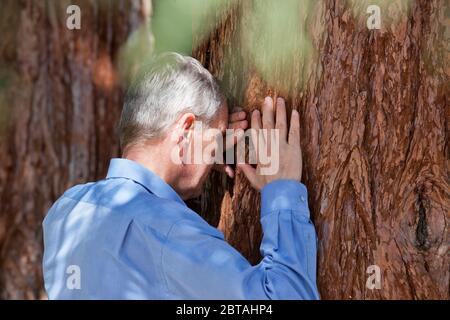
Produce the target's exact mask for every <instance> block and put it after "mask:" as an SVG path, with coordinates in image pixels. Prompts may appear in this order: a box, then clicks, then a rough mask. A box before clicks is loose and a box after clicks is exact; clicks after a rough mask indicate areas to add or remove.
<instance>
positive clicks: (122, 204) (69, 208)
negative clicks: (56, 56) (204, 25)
mask: <svg viewBox="0 0 450 320" xmlns="http://www.w3.org/2000/svg"><path fill="white" fill-rule="evenodd" d="M275 109H276V110H275ZM245 118H246V116H245V113H243V112H238V113H234V114H232V115H231V116H230V119H228V108H227V104H226V101H225V99H224V96H223V95H222V94H221V93H220V90H219V87H218V85H217V83H216V82H215V80H214V79H213V77H212V76H211V74H209V72H208V71H207V70H205V69H204V68H203V67H202V66H201V65H200V63H199V62H198V61H196V60H194V59H193V58H190V57H184V56H181V55H179V54H175V53H168V54H164V55H162V56H159V57H157V58H155V59H154V60H153V62H152V63H151V64H150V66H149V67H148V68H145V69H144V71H143V72H141V74H140V75H139V76H138V77H137V79H136V81H135V82H134V83H133V84H132V85H131V88H130V89H129V91H128V93H127V95H126V98H125V104H124V108H123V112H122V116H121V120H120V126H119V131H120V142H121V146H122V149H123V156H122V158H121V159H113V160H112V161H111V164H110V167H109V171H108V174H107V177H106V179H104V180H101V181H98V182H95V183H87V184H84V185H78V186H75V187H73V188H71V189H69V190H68V191H66V192H65V193H64V195H63V196H62V197H61V198H60V199H59V200H58V201H56V203H55V204H54V205H53V207H52V208H51V209H50V211H49V213H48V214H47V216H46V218H45V220H44V223H43V225H44V246H45V252H44V261H43V268H44V280H45V287H46V290H47V293H48V296H49V298H50V299H317V298H318V297H319V295H318V292H317V288H316V235H315V231H314V227H313V225H312V224H311V222H310V219H309V209H308V204H307V191H306V188H305V186H304V185H302V184H301V183H300V179H301V173H302V161H301V150H300V133H299V115H298V112H297V111H294V112H292V118H291V126H290V130H289V132H288V128H287V125H286V123H287V121H286V108H285V104H284V101H283V100H282V99H278V101H277V103H276V106H274V103H273V101H272V99H271V98H269V97H268V98H266V99H265V102H264V105H263V108H262V119H261V115H260V113H259V111H255V112H253V114H252V118H251V126H252V128H253V129H256V130H260V129H261V128H264V129H269V130H274V129H277V130H279V134H280V142H279V147H280V150H281V151H282V153H283V157H282V158H280V159H279V166H278V170H277V172H276V173H275V174H273V175H262V174H260V172H261V168H262V167H263V165H262V164H261V163H258V165H257V167H256V168H254V167H253V166H251V165H250V164H241V165H239V166H240V169H241V170H242V172H243V173H244V174H245V176H246V177H247V178H248V179H249V181H250V183H251V184H252V186H253V187H254V188H256V189H257V190H259V191H261V224H262V226H263V230H264V238H263V240H262V244H261V253H262V255H263V259H262V261H261V262H260V263H259V264H258V265H256V266H252V265H250V263H249V262H248V261H247V260H246V259H245V258H244V257H243V256H242V255H241V254H240V253H239V252H237V251H236V250H235V249H234V248H233V247H231V246H230V245H229V244H227V242H225V241H224V237H223V234H222V233H221V232H220V231H218V230H217V229H216V228H213V227H212V226H210V225H209V224H208V223H207V222H206V221H204V220H203V219H202V218H201V217H200V216H199V215H198V214H197V213H195V212H193V211H192V210H190V209H189V208H188V207H187V206H186V205H185V203H184V202H183V200H185V199H189V198H192V197H195V196H198V195H199V194H200V192H201V190H202V186H203V184H204V182H205V180H206V178H207V176H208V174H209V173H210V171H211V170H212V168H213V164H211V161H206V160H210V159H204V160H205V161H204V162H202V163H186V161H183V159H185V158H186V154H187V153H190V152H191V151H192V148H191V147H190V146H192V145H193V144H195V143H199V144H200V145H201V146H205V144H206V140H205V137H203V136H202V135H200V134H198V132H197V130H195V126H196V123H198V122H200V121H201V123H202V124H204V125H206V126H208V127H209V128H214V129H220V130H221V131H222V132H225V130H226V129H227V127H228V121H229V120H230V125H229V127H230V128H233V129H238V128H240V129H245V128H246V127H247V122H246V121H245ZM275 119H276V120H275ZM256 139H257V137H256V138H255V140H256ZM213 151H214V150H213ZM213 153H214V152H212V153H211V154H210V155H211V156H213ZM222 169H223V170H224V171H225V172H227V174H228V175H229V176H231V177H232V176H233V175H234V172H233V170H232V169H231V167H229V166H226V165H224V166H222Z"/></svg>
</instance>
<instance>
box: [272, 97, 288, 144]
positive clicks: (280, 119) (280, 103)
mask: <svg viewBox="0 0 450 320" xmlns="http://www.w3.org/2000/svg"><path fill="white" fill-rule="evenodd" d="M276 116H277V119H276V124H275V128H276V129H278V130H280V139H282V141H286V138H287V124H286V104H285V103H284V99H283V98H278V99H277V110H276Z"/></svg>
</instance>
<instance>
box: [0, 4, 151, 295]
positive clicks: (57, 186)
mask: <svg viewBox="0 0 450 320" xmlns="http://www.w3.org/2000/svg"><path fill="white" fill-rule="evenodd" d="M70 4H78V5H79V6H80V8H81V13H82V20H81V22H82V28H81V30H73V31H71V30H68V29H67V28H66V18H67V16H68V15H67V14H66V8H67V7H68V6H69V5H70ZM0 16H1V19H0V21H2V22H5V23H4V25H2V27H3V28H2V43H1V45H2V46H1V48H2V49H1V52H0V53H1V65H0V66H1V70H2V74H3V75H4V76H3V78H4V79H5V80H4V81H3V86H2V87H1V92H2V97H3V99H2V107H3V110H2V116H4V117H5V114H9V116H8V118H7V119H6V121H4V122H3V124H4V126H5V125H6V124H8V127H7V128H6V129H5V128H4V126H3V130H2V133H3V134H2V137H1V139H2V140H1V141H2V142H1V145H0V198H1V202H0V298H40V297H44V296H45V293H44V291H43V279H42V269H41V261H42V220H43V217H44V215H45V213H46V212H47V210H48V208H49V207H50V206H51V204H52V203H53V202H54V201H55V200H56V199H57V198H58V197H59V196H60V195H61V194H62V193H63V192H64V191H65V190H66V189H67V188H69V187H70V186H73V185H74V184H77V183H84V182H87V181H92V180H95V179H99V178H102V177H104V175H105V171H106V168H107V165H108V162H109V159H110V157H111V156H117V155H118V154H119V147H118V142H117V138H116V132H115V125H116V122H117V119H118V117H119V114H120V110H121V99H122V90H121V88H120V86H119V82H118V76H117V72H116V68H115V67H114V64H115V59H116V56H117V54H118V49H119V46H120V45H121V44H122V43H124V42H125V40H126V39H127V36H128V34H129V33H130V31H131V30H134V29H136V28H137V26H138V24H139V23H140V22H141V21H142V18H143V12H142V8H141V2H140V1H126V0H120V1H94V0H92V1H88V0H86V1H32V0H29V1H16V0H11V1H6V2H5V1H3V2H2V10H1V13H0ZM3 33H5V35H7V36H5V38H3ZM11 106H13V107H11Z"/></svg>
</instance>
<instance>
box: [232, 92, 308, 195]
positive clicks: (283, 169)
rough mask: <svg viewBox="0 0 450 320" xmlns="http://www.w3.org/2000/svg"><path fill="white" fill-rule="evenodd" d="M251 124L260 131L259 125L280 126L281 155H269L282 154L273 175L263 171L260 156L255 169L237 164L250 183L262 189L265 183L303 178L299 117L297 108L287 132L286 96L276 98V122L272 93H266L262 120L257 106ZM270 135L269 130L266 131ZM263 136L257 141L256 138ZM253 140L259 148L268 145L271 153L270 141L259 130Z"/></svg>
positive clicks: (266, 127)
mask: <svg viewBox="0 0 450 320" xmlns="http://www.w3.org/2000/svg"><path fill="white" fill-rule="evenodd" d="M251 127H252V129H255V130H256V132H258V131H259V130H260V129H268V131H269V130H271V129H278V130H279V133H280V135H279V137H280V141H279V152H280V153H282V155H283V156H281V155H279V154H278V155H270V156H271V157H274V156H275V157H279V169H278V172H277V173H275V174H274V175H261V173H260V171H261V163H260V159H257V161H258V164H257V166H256V169H255V168H253V167H252V166H251V165H249V164H238V167H239V168H240V169H241V170H242V172H243V173H244V174H245V176H246V177H247V179H248V180H249V181H250V183H251V185H252V186H253V187H254V188H255V189H257V190H261V189H262V188H263V187H264V186H265V185H266V184H268V183H270V182H272V181H275V180H279V179H289V180H296V181H300V179H301V177H302V150H301V148H300V117H299V113H298V111H297V110H293V111H292V117H291V126H290V130H289V134H288V128H287V122H286V105H285V102H284V99H282V98H278V99H277V106H276V122H275V110H274V104H273V100H272V98H271V97H266V99H265V100H264V104H263V107H262V122H261V114H260V112H259V111H258V110H255V111H254V112H253V114H252V120H251ZM267 136H268V137H270V136H271V134H270V132H269V134H268V135H267ZM258 137H259V139H260V140H262V141H259V144H258V141H257V139H258ZM252 141H253V144H254V145H256V146H258V150H259V148H267V150H269V151H268V152H269V153H270V152H271V151H270V145H269V143H270V141H265V140H264V138H263V136H262V135H260V134H256V135H252Z"/></svg>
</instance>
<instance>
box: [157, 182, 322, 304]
mask: <svg viewBox="0 0 450 320" xmlns="http://www.w3.org/2000/svg"><path fill="white" fill-rule="evenodd" d="M307 199H308V197H307V190H306V187H305V186H304V185H302V184H300V183H299V182H296V181H293V180H277V181H274V182H272V183H269V184H268V185H266V186H265V187H264V188H263V190H262V191H261V202H262V203H261V224H262V228H263V233H264V235H263V239H262V243H261V247H260V251H261V254H262V256H263V259H262V260H261V262H260V263H259V264H258V265H255V266H252V265H251V264H250V263H249V262H248V261H247V260H246V259H245V258H244V257H243V256H242V255H241V254H240V253H239V252H238V251H237V250H235V249H234V248H233V247H232V246H230V245H229V244H228V243H227V242H226V241H225V240H224V238H223V234H222V233H221V232H219V231H218V230H216V229H215V228H212V227H210V228H207V227H205V226H203V225H202V224H201V223H198V222H196V221H194V220H192V219H183V220H180V221H178V222H177V223H175V224H174V225H173V226H172V228H171V230H170V231H169V234H168V237H167V241H166V244H165V246H164V248H163V253H162V268H163V275H164V278H165V279H164V281H165V283H166V286H167V290H168V293H169V298H174V299H181V298H187V299H254V300H258V299H319V293H318V291H317V287H316V252H317V248H316V233H315V230H314V226H313V224H312V223H311V221H310V217H309V209H308V202H307Z"/></svg>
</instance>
